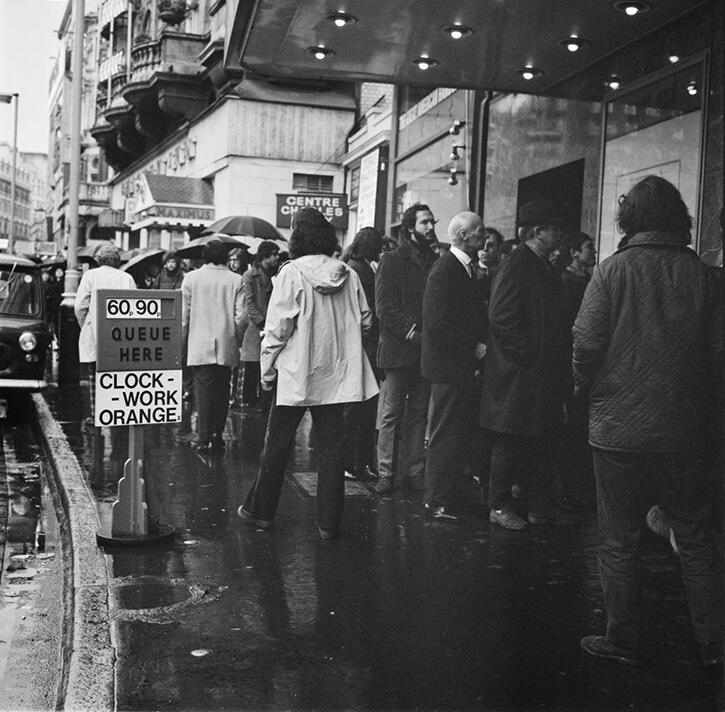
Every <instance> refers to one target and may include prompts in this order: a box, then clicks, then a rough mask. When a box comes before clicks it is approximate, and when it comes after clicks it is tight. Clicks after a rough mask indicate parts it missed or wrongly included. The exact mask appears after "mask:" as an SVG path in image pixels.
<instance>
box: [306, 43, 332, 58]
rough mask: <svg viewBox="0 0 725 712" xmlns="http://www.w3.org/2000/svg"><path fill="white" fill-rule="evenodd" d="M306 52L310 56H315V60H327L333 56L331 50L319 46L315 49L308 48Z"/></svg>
mask: <svg viewBox="0 0 725 712" xmlns="http://www.w3.org/2000/svg"><path fill="white" fill-rule="evenodd" d="M307 51H308V52H309V53H310V54H313V55H315V59H319V60H323V59H327V58H328V57H332V55H333V54H335V53H334V52H333V51H332V50H331V49H328V48H327V47H322V46H321V45H318V46H317V47H308V48H307Z"/></svg>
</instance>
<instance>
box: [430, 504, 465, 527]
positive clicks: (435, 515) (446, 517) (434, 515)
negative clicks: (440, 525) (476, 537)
mask: <svg viewBox="0 0 725 712" xmlns="http://www.w3.org/2000/svg"><path fill="white" fill-rule="evenodd" d="M425 516H426V517H428V519H432V520H434V521H436V522H450V523H452V524H453V523H455V522H458V521H460V517H459V516H458V515H457V514H453V512H451V511H449V510H447V509H446V508H445V507H444V506H443V505H437V506H435V505H433V506H432V505H430V504H426V505H425Z"/></svg>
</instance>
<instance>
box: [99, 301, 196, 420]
mask: <svg viewBox="0 0 725 712" xmlns="http://www.w3.org/2000/svg"><path fill="white" fill-rule="evenodd" d="M96 300H97V301H96V314H97V323H96V337H97V361H96V369H97V371H96V410H95V424H96V425H97V426H114V425H151V424H160V423H178V422H180V421H181V411H182V399H181V389H182V380H181V293H180V292H179V291H175V290H170V289H169V290H158V289H139V290H128V289H124V290H120V289H99V290H98V292H97V293H96Z"/></svg>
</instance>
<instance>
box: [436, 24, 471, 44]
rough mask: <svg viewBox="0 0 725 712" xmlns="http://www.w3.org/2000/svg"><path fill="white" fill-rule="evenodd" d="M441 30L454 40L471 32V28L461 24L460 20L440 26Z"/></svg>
mask: <svg viewBox="0 0 725 712" xmlns="http://www.w3.org/2000/svg"><path fill="white" fill-rule="evenodd" d="M442 29H443V32H445V33H446V34H447V35H449V36H450V37H451V39H454V40H460V39H461V37H468V36H469V35H472V34H473V29H472V28H470V27H466V25H462V24H461V23H460V22H454V23H453V24H452V25H446V26H445V27H443V28H442Z"/></svg>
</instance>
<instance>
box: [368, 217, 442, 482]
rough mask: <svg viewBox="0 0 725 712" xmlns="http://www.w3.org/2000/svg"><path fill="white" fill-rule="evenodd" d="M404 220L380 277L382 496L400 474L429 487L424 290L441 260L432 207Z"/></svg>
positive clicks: (403, 479) (377, 289) (377, 305)
mask: <svg viewBox="0 0 725 712" xmlns="http://www.w3.org/2000/svg"><path fill="white" fill-rule="evenodd" d="M402 222H403V224H402V226H401V233H402V234H401V237H400V243H399V244H398V247H397V249H395V250H394V251H392V252H386V253H384V254H383V256H382V259H381V260H380V268H379V269H378V273H377V276H376V279H375V308H376V311H377V314H378V319H379V320H380V342H379V346H378V366H380V368H383V369H385V380H384V381H383V386H382V390H381V393H380V407H379V408H378V468H379V474H380V479H379V481H378V484H377V485H376V488H375V489H376V491H377V492H378V494H390V493H391V492H392V490H393V477H394V475H397V479H398V480H399V481H401V482H403V483H405V484H406V485H408V486H409V487H411V488H412V489H415V490H422V489H423V488H424V487H425V483H424V472H425V429H426V424H427V419H428V399H429V397H430V384H429V383H428V381H427V380H426V379H425V378H423V376H422V375H421V372H420V348H421V339H422V337H421V334H422V329H423V289H424V288H425V282H426V279H427V278H428V273H429V272H430V270H431V267H432V266H433V264H434V263H435V261H436V259H438V258H437V255H436V253H435V252H434V251H433V247H432V246H433V245H434V244H436V243H437V242H438V238H437V237H436V234H435V222H436V221H435V218H434V217H433V213H432V212H431V210H430V208H429V207H428V206H427V205H423V204H421V203H416V204H415V205H411V206H410V207H409V208H408V209H407V210H406V211H405V212H404V213H403V221H402ZM399 439H400V443H401V448H400V450H401V451H400V452H398V447H397V445H398V440H399ZM396 453H397V455H398V457H397V458H396ZM396 459H397V462H396Z"/></svg>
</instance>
